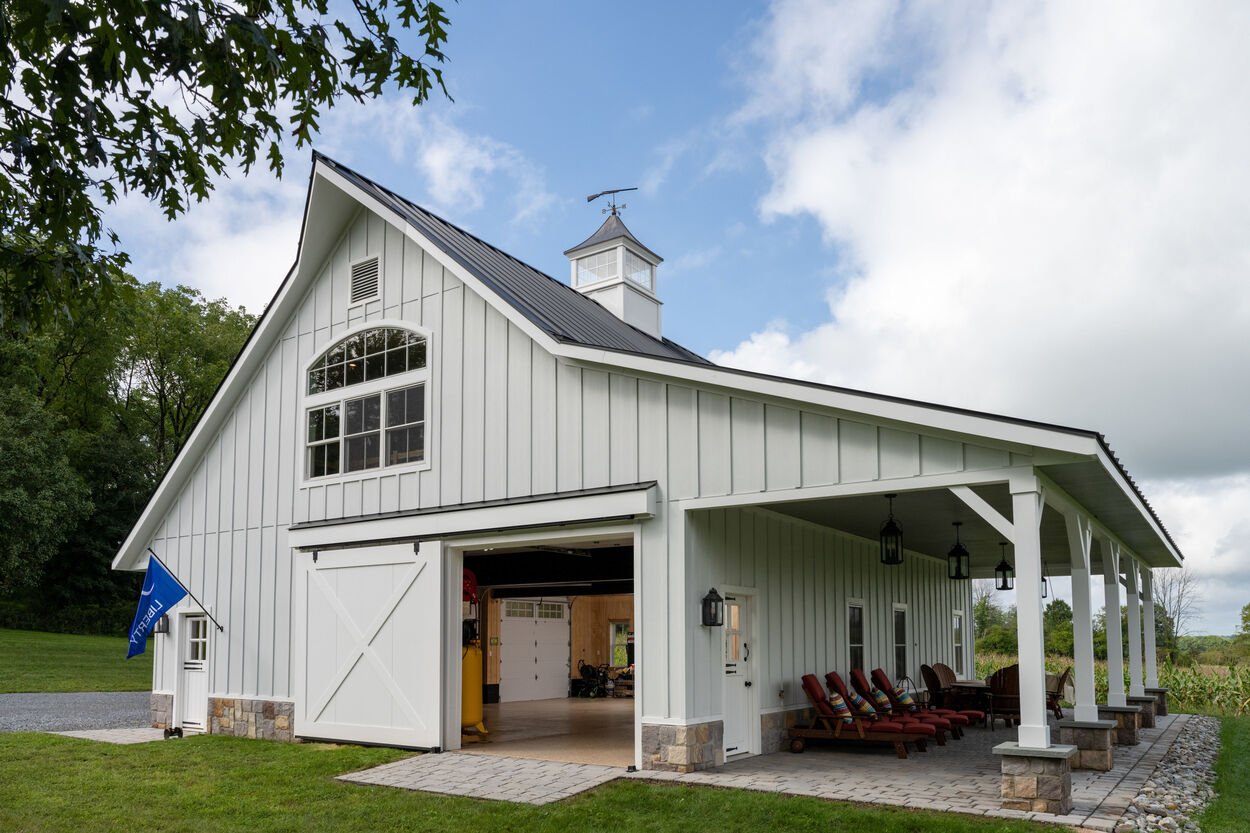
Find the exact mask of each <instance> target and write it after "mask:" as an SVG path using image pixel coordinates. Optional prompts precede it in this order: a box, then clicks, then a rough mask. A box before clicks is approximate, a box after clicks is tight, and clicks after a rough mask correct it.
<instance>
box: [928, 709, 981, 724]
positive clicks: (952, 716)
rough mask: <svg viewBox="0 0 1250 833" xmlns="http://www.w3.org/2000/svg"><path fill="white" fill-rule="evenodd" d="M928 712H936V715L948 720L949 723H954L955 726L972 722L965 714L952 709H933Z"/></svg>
mask: <svg viewBox="0 0 1250 833" xmlns="http://www.w3.org/2000/svg"><path fill="white" fill-rule="evenodd" d="M928 714H936V715H937V716H938V717H941V718H944V719H946V720H949V721H950V722H951V723H954V724H955V725H956V726H967V725H968V724H969V723H971V722H972V721H971V719H970V718H969V717H968V716H967V715H963V714H960V713H959V712H957V711H954V710H953V709H933V710H931V711H929V712H928Z"/></svg>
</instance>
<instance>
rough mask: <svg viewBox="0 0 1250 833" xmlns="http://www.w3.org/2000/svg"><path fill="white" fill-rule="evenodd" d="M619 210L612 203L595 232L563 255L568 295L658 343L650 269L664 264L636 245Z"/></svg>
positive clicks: (657, 305) (657, 317) (657, 301)
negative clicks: (595, 306)
mask: <svg viewBox="0 0 1250 833" xmlns="http://www.w3.org/2000/svg"><path fill="white" fill-rule="evenodd" d="M596 196H601V195H596ZM624 207H625V206H623V205H622V206H619V207H618V206H617V205H616V203H615V201H614V202H613V203H612V206H611V208H609V209H607V210H608V212H609V213H608V219H606V220H604V221H603V225H601V226H599V230H598V231H596V232H595V233H594V234H592V235H590V237H588V238H586V239H585V240H583V241H582V242H581V243H578V244H577V245H576V246H574V247H573V248H571V249H569V250H567V251H566V252H565V253H564V254H565V255H567V256H568V258H569V270H570V277H569V280H570V283H572V285H573V288H574V289H576V290H577V291H578V292H580V293H582V294H583V295H585V296H586V297H587V298H592V299H594V300H595V301H598V302H599V303H600V304H602V305H603V306H605V307H607V308H608V310H609V311H611V313H612V314H613V315H615V316H616V317H617V318H619V319H621V320H622V321H624V322H625V323H626V324H630V325H632V326H634V327H637V328H638V329H640V330H642V331H643V332H644V333H647V334H648V335H650V336H654V337H655V338H662V336H661V335H660V299H659V298H657V297H656V296H655V269H656V267H657V266H659V265H660V264H661V263H662V262H664V258H662V257H660V256H659V255H657V254H656V253H655V252H653V251H651V250H650V249H648V248H647V247H646V246H644V245H642V243H641V242H639V240H638V238H637V237H634V235H633V234H632V233H631V232H630V230H629V229H628V228H626V227H625V224H624V223H623V222H621V217H620V209H621V208H624Z"/></svg>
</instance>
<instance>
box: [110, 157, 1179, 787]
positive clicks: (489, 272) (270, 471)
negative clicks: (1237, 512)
mask: <svg viewBox="0 0 1250 833" xmlns="http://www.w3.org/2000/svg"><path fill="white" fill-rule="evenodd" d="M566 254H567V255H568V256H569V258H570V263H571V281H570V282H571V284H572V285H570V284H566V283H564V282H563V281H558V280H556V279H554V278H551V277H548V276H546V275H544V274H542V273H540V272H538V271H537V270H535V269H533V268H531V267H529V266H527V265H525V264H524V263H521V262H519V261H517V260H516V259H514V258H512V257H510V256H509V255H507V254H505V253H504V252H501V251H499V250H498V249H496V248H494V247H492V246H490V245H489V244H487V243H485V242H483V241H481V240H479V239H477V238H475V237H473V236H472V235H470V234H468V233H466V232H464V231H462V230H461V229H459V228H456V227H455V226H453V225H451V224H449V223H447V222H446V221H444V220H442V219H440V218H438V217H436V216H434V215H433V214H431V213H429V212H428V211H425V210H424V209H422V208H420V207H418V206H416V205H414V204H412V203H410V202H408V201H407V200H405V199H403V198H401V197H399V196H397V195H396V194H394V193H392V192H391V191H389V190H387V189H385V188H383V187H381V186H379V185H377V184H375V183H373V182H371V181H369V180H368V179H366V178H364V177H362V176H360V175H359V174H357V173H355V172H353V171H351V170H349V169H347V168H345V167H344V166H342V165H340V164H338V163H336V162H334V161H332V160H330V159H328V158H326V157H323V156H316V157H315V164H314V168H313V172H312V177H311V184H310V188H309V193H308V201H307V207H306V211H305V216H304V222H303V228H302V233H301V236H300V241H299V249H298V256H297V260H296V262H295V265H294V266H293V267H292V269H291V271H290V273H289V274H288V275H287V276H286V278H285V280H284V281H283V282H282V284H281V287H280V288H279V289H278V292H277V294H276V296H275V297H274V299H273V300H272V302H271V303H270V305H269V307H268V308H267V310H266V312H265V314H264V316H263V317H262V319H261V321H260V323H259V325H258V326H257V328H256V331H255V332H254V333H253V334H252V337H251V338H250V340H249V341H248V342H247V344H246V346H245V347H244V348H243V351H242V353H241V354H240V356H239V358H238V360H237V361H236V362H235V364H234V366H233V367H232V369H231V370H230V373H229V375H228V377H227V378H226V380H225V381H224V383H223V384H222V386H221V388H220V389H219V391H218V392H217V395H216V397H215V399H214V401H213V402H212V405H211V406H210V407H209V409H208V411H207V412H206V414H205V415H204V417H203V418H202V419H201V421H200V424H199V425H198V426H197V428H196V429H195V432H194V434H193V435H192V437H191V439H190V441H189V442H188V443H187V445H186V447H185V448H184V449H183V450H182V453H181V454H180V455H179V457H178V458H177V460H176V461H175V462H174V464H173V466H172V467H171V468H170V470H169V472H168V474H167V475H166V477H165V478H164V480H163V482H162V483H161V485H160V487H159V489H158V490H157V491H156V493H155V495H154V496H153V498H152V500H151V502H150V503H149V505H148V506H147V507H146V509H145V511H144V512H143V514H142V517H141V518H140V519H139V521H138V522H137V524H136V525H135V527H134V529H133V530H132V531H131V533H130V535H129V537H128V538H127V540H126V541H125V543H124V544H123V546H122V548H121V550H120V552H119V553H118V555H117V557H116V560H115V562H114V567H115V568H117V569H121V570H142V569H143V568H144V567H145V565H146V559H147V551H148V548H149V547H150V548H152V550H154V551H155V552H156V553H158V554H159V555H160V556H161V558H162V560H164V561H165V562H166V563H167V564H168V565H169V566H170V567H171V569H172V570H173V571H174V572H175V573H176V574H177V575H178V576H179V577H180V578H181V579H182V580H183V581H184V582H185V583H186V584H187V585H188V586H189V587H190V588H191V590H192V591H193V592H195V593H196V595H197V596H199V597H200V599H201V600H202V601H203V603H204V604H205V605H206V606H207V607H208V608H209V609H210V610H211V611H212V612H213V614H214V615H215V616H216V617H217V618H218V619H220V620H221V621H222V623H223V625H224V626H225V630H224V631H223V632H220V633H219V632H217V631H216V629H214V628H211V627H210V626H209V625H208V624H207V622H206V621H205V620H204V618H203V617H202V616H201V615H200V613H199V610H198V608H196V607H195V606H194V605H192V604H190V603H189V602H188V601H184V602H183V603H182V604H180V605H179V607H178V608H177V609H176V610H175V611H174V612H173V613H172V614H171V615H170V617H169V628H168V633H166V634H161V635H158V636H157V638H156V642H155V648H154V651H155V671H154V677H153V693H152V709H153V722H154V724H155V725H158V726H178V727H182V728H184V729H185V730H187V731H195V730H204V731H218V732H226V733H231V734H241V733H246V734H250V735H255V736H259V737H269V738H277V739H292V738H296V737H306V738H322V739H333V740H342V741H355V742H367V743H381V744H389V745H395V746H403V747H412V748H420V749H439V750H451V749H456V748H458V747H459V746H460V745H461V743H462V733H461V725H462V694H461V692H462V671H463V667H462V661H461V657H462V648H461V641H462V640H461V635H462V618H463V616H464V609H463V605H462V571H463V569H464V568H465V567H466V566H469V567H470V568H471V569H473V571H474V572H475V573H476V574H477V575H478V579H479V582H480V584H481V589H482V592H483V598H484V599H485V600H486V602H485V603H484V606H483V609H484V610H489V612H490V613H489V615H486V613H483V615H482V621H483V627H484V628H485V629H486V633H485V634H484V640H483V641H484V645H485V648H486V655H487V657H486V660H485V666H486V667H485V668H484V669H483V673H484V674H485V683H484V690H485V695H486V698H487V700H488V701H489V700H496V699H498V700H501V701H503V702H501V703H500V704H499V705H498V706H492V707H491V708H492V709H494V711H493V712H492V715H493V717H492V719H493V720H495V721H497V722H503V723H506V722H507V721H508V719H509V717H508V714H509V713H508V708H509V707H510V706H511V705H512V704H516V703H532V702H533V701H535V700H541V699H544V698H561V697H564V696H565V695H566V694H567V693H568V691H569V688H570V680H571V679H572V682H573V683H574V684H575V683H576V682H577V678H578V673H577V671H576V664H577V662H578V660H581V659H588V660H597V659H602V658H603V655H604V653H605V651H606V652H611V651H612V650H615V649H616V648H619V647H620V645H621V642H622V640H623V638H624V636H625V632H626V631H632V636H633V640H634V648H633V654H632V659H633V661H634V663H633V664H634V668H633V670H634V676H633V694H634V697H633V701H632V703H633V709H632V712H630V713H629V717H628V718H627V725H626V727H625V732H626V737H631V738H632V750H631V752H630V754H629V759H630V760H631V761H632V763H633V764H634V765H636V766H638V767H639V768H671V769H681V770H689V769H699V768H703V767H707V766H714V765H716V764H718V763H720V762H723V761H724V760H725V759H726V757H727V756H729V757H732V756H734V755H739V754H758V753H766V752H771V751H775V750H777V749H779V748H781V746H782V744H783V743H784V738H785V727H786V725H787V724H788V723H790V722H792V721H793V720H794V718H795V717H796V715H798V714H799V713H801V712H802V711H803V710H804V709H806V708H807V706H808V704H807V702H806V700H805V697H804V693H803V691H802V689H801V687H800V684H799V678H800V677H801V675H803V674H805V673H815V674H817V675H823V673H824V672H826V671H829V670H838V671H841V672H845V671H846V670H847V669H848V668H850V667H852V666H855V665H860V666H862V667H863V668H864V669H865V670H869V669H871V668H874V667H878V666H880V667H883V668H885V669H887V671H888V673H889V674H890V675H891V676H895V677H909V678H911V679H913V680H915V681H917V682H918V681H919V680H920V674H919V671H918V669H919V666H920V664H921V663H930V664H931V663H933V662H945V663H947V664H948V665H951V666H953V667H954V668H955V669H956V671H957V672H958V673H960V674H962V675H963V676H966V677H970V676H972V675H973V651H974V646H973V644H972V639H971V635H970V630H971V628H970V615H971V609H970V607H971V586H970V585H971V582H969V581H958V580H951V579H949V578H948V577H947V575H948V574H947V559H946V553H947V551H948V549H950V547H951V545H952V543H954V537H955V536H954V530H953V528H952V526H951V525H952V522H954V521H961V522H962V524H963V526H962V533H961V535H962V540H963V542H964V543H965V544H966V545H967V547H968V549H969V550H970V551H971V552H972V572H973V575H975V576H977V577H989V576H992V575H993V570H994V567H995V565H996V564H997V563H998V562H999V561H1000V558H1001V556H1002V551H1001V550H1000V546H999V542H1000V541H1001V542H1007V543H1008V544H1009V546H1008V547H1007V548H1006V550H1005V552H1006V554H1007V557H1008V559H1009V560H1010V561H1012V562H1013V563H1014V568H1015V571H1016V590H1017V594H1018V599H1019V603H1018V604H1019V607H1018V609H1019V630H1020V637H1021V639H1020V660H1021V679H1022V692H1023V695H1022V696H1023V701H1022V704H1021V712H1022V715H1021V717H1022V719H1021V725H1020V728H1019V731H1018V743H1019V746H1020V747H1021V748H1023V749H1036V750H1046V749H1048V748H1050V747H1051V746H1052V745H1053V744H1054V739H1052V737H1051V731H1050V728H1049V727H1048V725H1047V719H1046V710H1045V702H1044V696H1043V692H1042V685H1041V681H1042V675H1043V673H1044V672H1043V665H1042V660H1043V648H1042V638H1043V637H1042V624H1041V614H1042V601H1041V597H1040V588H1041V581H1042V578H1043V576H1044V575H1050V576H1057V575H1072V576H1073V579H1074V581H1073V584H1074V588H1075V590H1074V607H1075V610H1076V616H1075V627H1076V644H1077V655H1078V656H1077V681H1078V684H1077V689H1076V695H1077V709H1076V712H1077V714H1076V716H1077V718H1078V719H1084V720H1093V719H1096V718H1097V717H1098V704H1096V703H1095V701H1094V691H1093V675H1092V673H1090V672H1091V671H1092V642H1091V633H1090V623H1091V619H1092V615H1091V614H1092V611H1091V600H1090V598H1089V593H1088V592H1087V588H1088V584H1089V582H1088V578H1089V576H1090V575H1091V573H1092V574H1093V575H1100V574H1101V575H1102V576H1103V577H1104V579H1105V582H1106V587H1107V588H1108V589H1109V590H1110V591H1111V592H1112V595H1114V599H1115V602H1114V604H1113V603H1111V602H1110V601H1108V603H1107V605H1106V612H1107V613H1108V619H1109V622H1110V623H1111V624H1110V625H1109V630H1110V632H1111V633H1112V635H1113V637H1112V638H1113V644H1114V639H1115V635H1116V634H1121V633H1126V634H1127V639H1128V642H1129V648H1130V651H1129V655H1130V660H1129V664H1130V672H1131V679H1132V684H1131V686H1130V691H1129V692H1125V691H1123V690H1119V687H1118V686H1117V685H1115V683H1114V678H1115V677H1116V674H1115V673H1114V671H1113V673H1112V677H1113V687H1112V691H1111V693H1110V696H1109V699H1110V701H1111V705H1112V706H1115V705H1121V706H1122V705H1124V703H1125V700H1126V697H1128V696H1132V695H1142V694H1143V692H1144V690H1145V688H1147V687H1153V686H1157V685H1158V682H1157V677H1156V673H1155V669H1154V664H1153V657H1154V650H1153V634H1154V629H1153V627H1152V626H1150V625H1149V624H1148V623H1149V622H1150V618H1151V617H1152V615H1153V605H1152V604H1150V603H1149V601H1148V600H1149V588H1150V573H1151V570H1153V569H1156V568H1165V567H1173V566H1177V565H1178V564H1179V563H1180V553H1179V552H1178V549H1177V547H1176V546H1175V544H1174V543H1173V542H1172V541H1171V539H1170V538H1169V536H1168V534H1167V532H1166V531H1165V530H1164V528H1163V526H1162V524H1161V523H1160V521H1159V519H1158V518H1157V517H1156V516H1155V514H1154V512H1153V511H1152V510H1151V508H1150V507H1149V505H1148V504H1147V503H1146V501H1145V499H1144V498H1143V496H1142V495H1141V494H1140V492H1139V490H1138V489H1137V487H1136V486H1135V485H1134V483H1133V481H1132V480H1131V479H1130V477H1129V476H1128V475H1127V473H1126V472H1125V470H1124V468H1123V467H1122V466H1121V465H1120V464H1119V462H1118V461H1117V460H1116V458H1115V457H1114V455H1113V454H1112V452H1111V451H1110V449H1109V447H1108V446H1107V444H1106V442H1105V441H1104V440H1103V438H1102V436H1101V435H1099V434H1097V433H1095V432H1091V431H1084V430H1075V429H1070V428H1064V427H1059V426H1053V425H1045V424H1040V423H1037V422H1031V421H1027V420H1020V419H1011V418H1004V417H1000V416H993V415H988V414H982V413H975V412H971V411H967V410H961V409H958V408H951V407H942V406H937V405H930V404H925V403H921V402H914V401H908V400H903V399H899V398H896V397H890V396H880V395H874V394H868V393H861V392H856V391H851V390H845V389H839V388H835V387H829V386H823V385H816V384H810V383H806V382H801V381H795V380H790V379H783V378H776V377H771V376H766V375H761V374H757V373H749V372H743V371H738V370H732V369H728V368H722V367H718V366H715V365H713V364H711V363H709V362H707V361H706V360H704V359H702V358H700V357H699V356H697V355H695V354H693V353H691V352H690V351H688V350H685V349H684V348H682V347H680V346H679V345H677V344H675V343H673V342H671V341H668V340H666V339H664V338H663V336H662V333H661V321H660V302H659V300H658V298H657V296H656V292H655V290H656V267H657V266H658V265H659V264H660V258H659V257H658V256H657V255H656V254H655V253H654V252H652V251H651V250H650V249H648V248H647V247H646V246H644V245H643V244H642V243H640V242H639V241H638V240H637V239H636V238H635V237H634V236H633V235H632V234H630V233H629V231H628V229H626V228H625V226H624V224H623V223H621V222H620V219H619V217H617V216H616V215H615V213H613V214H612V215H611V216H609V218H608V220H607V222H605V223H604V225H603V227H602V228H601V229H600V230H599V231H598V232H596V234H595V235H593V236H592V237H591V238H589V239H588V240H586V241H585V242H584V243H582V244H579V245H578V246H576V247H574V248H573V249H570V250H569V251H568V252H566ZM887 494H891V495H892V494H897V498H896V499H894V500H893V504H892V505H893V514H894V516H895V517H896V518H897V519H898V521H899V523H900V524H901V525H902V527H903V529H904V531H905V538H904V541H905V545H906V552H905V558H904V561H903V563H902V564H901V565H898V566H888V565H884V564H882V563H881V558H880V545H879V542H878V535H879V531H880V528H881V525H882V522H883V520H884V519H885V517H886V515H887V511H888V510H889V508H890V507H889V505H888V504H887V501H886V500H885V498H884V496H885V495H887ZM1121 585H1123V586H1124V588H1125V597H1124V598H1125V599H1126V600H1127V603H1128V619H1129V621H1128V625H1127V628H1125V629H1121V624H1120V601H1121V596H1120V588H1121ZM712 588H716V589H717V591H718V592H719V594H720V595H722V596H724V597H726V598H728V599H729V605H730V607H729V610H728V612H729V614H730V615H729V616H728V617H727V620H726V624H725V625H724V626H722V627H708V626H704V625H703V624H701V616H700V606H701V601H702V600H703V598H704V596H705V595H706V594H708V593H709V590H711V589H712ZM1082 588H1086V589H1085V590H1083V589H1082ZM608 596H611V597H613V598H615V599H616V600H617V601H618V602H620V601H621V600H624V602H625V605H624V610H625V612H624V613H617V614H613V615H615V616H617V620H612V621H607V620H605V621H604V622H602V623H600V624H601V625H604V627H607V626H609V625H610V626H611V637H610V638H611V639H612V640H613V641H612V644H611V645H610V646H609V645H607V643H606V641H605V640H606V639H607V637H603V638H600V637H593V638H592V637H586V638H587V639H591V641H594V640H595V639H598V640H599V641H598V642H596V643H595V644H594V645H593V646H591V647H590V648H586V647H584V646H583V647H582V648H580V649H579V648H578V647H577V640H578V639H579V638H580V637H578V636H577V635H576V634H574V635H573V636H572V637H570V638H568V639H567V640H566V639H565V636H567V635H568V633H569V630H568V629H569V628H570V623H572V628H573V630H574V631H576V629H577V624H576V622H575V621H574V620H575V618H576V615H577V611H578V610H579V609H584V610H591V609H592V605H591V604H590V603H589V602H587V603H586V604H583V600H593V599H595V598H597V597H602V598H607V597H608ZM1109 599H1110V596H1109ZM1143 600H1145V603H1144V604H1143V603H1142V602H1143ZM579 606H580V607H579ZM617 607H618V609H619V608H621V605H620V604H618V605H617ZM605 615H607V614H605ZM608 618H609V619H611V615H608ZM512 620H516V621H512ZM618 620H619V621H618ZM1143 621H1144V622H1145V623H1147V624H1146V625H1145V626H1143ZM593 627H594V626H593V625H588V626H587V628H589V629H590V630H587V633H591V632H592V631H593ZM561 628H564V629H565V630H563V631H561V630H560V629H561ZM604 633H606V631H604ZM1121 638H1124V637H1121ZM531 640H532V643H533V644H532V645H531V644H530V642H531ZM588 644H589V643H588ZM579 651H580V653H579ZM1112 653H1113V654H1115V653H1116V652H1114V651H1113V652H1112ZM1116 659H1118V655H1116ZM614 660H615V662H613V663H611V664H621V663H620V657H619V656H616V657H614ZM590 664H592V665H593V664H598V663H597V662H593V661H592V662H591V663H590ZM1083 669H1084V671H1085V673H1082V670H1083ZM476 673H477V672H476V669H475V670H474V674H476ZM531 676H532V678H533V679H532V680H531V679H530V678H531ZM492 728H493V729H497V727H494V726H492Z"/></svg>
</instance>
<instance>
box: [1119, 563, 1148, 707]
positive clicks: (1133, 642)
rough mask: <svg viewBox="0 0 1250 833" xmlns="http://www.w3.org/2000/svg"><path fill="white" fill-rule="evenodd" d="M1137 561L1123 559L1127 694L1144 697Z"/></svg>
mask: <svg viewBox="0 0 1250 833" xmlns="http://www.w3.org/2000/svg"><path fill="white" fill-rule="evenodd" d="M1137 576H1138V573H1137V559H1136V558H1134V557H1133V556H1131V555H1129V556H1128V557H1126V558H1125V559H1124V579H1125V581H1124V591H1125V596H1126V597H1127V599H1128V602H1127V605H1128V693H1129V696H1131V697H1144V696H1145V695H1146V687H1145V685H1143V684H1142V674H1141V638H1142V633H1141V601H1140V599H1139V598H1138V595H1137Z"/></svg>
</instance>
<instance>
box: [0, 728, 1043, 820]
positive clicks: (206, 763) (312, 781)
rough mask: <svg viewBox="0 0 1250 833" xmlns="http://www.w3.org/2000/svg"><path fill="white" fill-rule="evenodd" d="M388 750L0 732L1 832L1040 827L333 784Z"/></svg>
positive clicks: (749, 799)
mask: <svg viewBox="0 0 1250 833" xmlns="http://www.w3.org/2000/svg"><path fill="white" fill-rule="evenodd" d="M405 754H407V753H403V752H398V751H396V750H391V749H367V748H363V747H352V746H333V745H328V744H282V743H267V742H262V741H249V740H246V739H241V738H226V737H215V736H201V737H195V738H188V739H186V740H181V741H167V742H157V743H151V744H141V745H137V746H110V745H106V744H102V743H92V742H89V741H81V740H75V739H72V738H62V737H54V736H49V735H33V734H13V735H0V830H4V831H6V833H8V832H10V831H11V832H12V833H18V831H22V833H27V832H29V833H34V831H41V832H42V831H67V832H68V831H72V833H81V831H84V830H149V829H150V830H161V831H196V833H199V831H204V830H212V831H244V830H246V831H255V832H256V833H269V831H301V833H303V832H305V831H306V832H307V833H313V832H314V831H371V830H379V831H380V830H472V831H474V833H491V832H492V831H499V832H500V833H503V831H508V833H514V831H539V832H541V831H552V833H575V831H612V833H627V832H628V831H643V830H645V831H656V833H664V831H682V832H683V833H693V831H716V833H734V831H743V833H746V831H751V833H760V831H771V830H778V831H780V830H785V831H813V833H829V832H830V831H834V830H857V831H871V832H872V833H958V832H959V831H968V832H969V833H1044V832H1045V831H1048V830H1053V828H1048V827H1043V826H1041V825H1036V824H1031V823H1028V822H1007V821H989V820H986V819H981V818H976V817H973V816H959V815H955V814H939V813H926V812H919V811H908V810H902V809H897V810H896V809H887V808H871V809H870V808H865V807H860V806H856V805H849V804H835V803H832V802H828V801H821V800H819V799H812V798H799V797H787V796H778V795H771V794H768V793H757V792H755V793H753V792H746V791H739V790H720V789H711V788H700V787H685V786H674V785H667V784H665V785H657V784H643V783H638V782H615V783H613V784H608V785H606V786H604V787H601V788H599V789H597V790H594V791H592V792H590V793H587V794H585V795H582V796H579V797H576V798H573V799H571V800H569V801H565V802H561V803H559V804H553V805H547V806H545V807H530V806H525V805H517V804H507V803H503V802H498V801H477V800H474V799H466V798H451V797H440V796H435V795H430V794H426V793H415V792H408V791H405V790H398V789H392V788H387V787H365V786H360V785H355V784H345V783H340V782H337V781H334V780H333V778H334V776H335V775H338V774H341V773H344V772H351V771H353V770H358V769H363V768H366V767H370V766H375V765H377V764H381V763H384V762H386V761H392V760H395V759H396V758H400V757H403V755H405Z"/></svg>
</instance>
